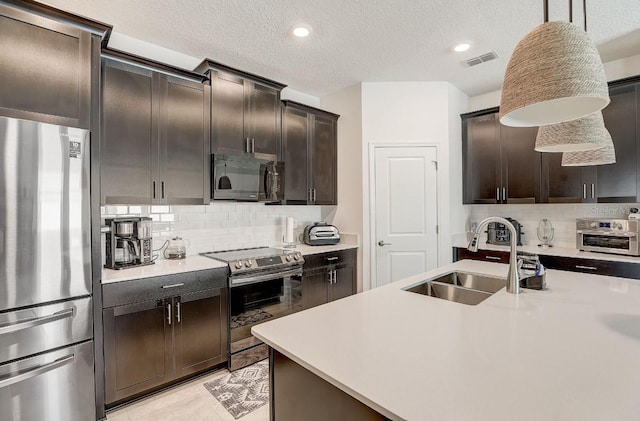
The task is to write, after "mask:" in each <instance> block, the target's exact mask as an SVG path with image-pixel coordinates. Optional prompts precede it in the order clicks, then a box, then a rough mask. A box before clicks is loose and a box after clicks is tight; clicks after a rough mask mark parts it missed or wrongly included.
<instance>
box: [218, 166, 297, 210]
mask: <svg viewBox="0 0 640 421" xmlns="http://www.w3.org/2000/svg"><path fill="white" fill-rule="evenodd" d="M284 171H285V168H284V162H280V161H268V160H264V159H257V158H253V157H245V156H238V155H221V154H212V155H211V198H212V199H214V200H236V201H243V202H268V203H279V202H282V200H284Z"/></svg>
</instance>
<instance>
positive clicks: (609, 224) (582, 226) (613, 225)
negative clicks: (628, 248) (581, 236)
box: [576, 219, 638, 232]
mask: <svg viewBox="0 0 640 421" xmlns="http://www.w3.org/2000/svg"><path fill="white" fill-rule="evenodd" d="M576 229H577V230H589V231H616V232H621V231H622V232H638V221H630V220H626V219H577V220H576Z"/></svg>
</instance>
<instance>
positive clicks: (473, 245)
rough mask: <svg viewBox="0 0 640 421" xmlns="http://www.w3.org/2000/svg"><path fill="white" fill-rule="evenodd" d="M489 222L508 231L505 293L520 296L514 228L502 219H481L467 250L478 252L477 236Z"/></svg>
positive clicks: (516, 234)
mask: <svg viewBox="0 0 640 421" xmlns="http://www.w3.org/2000/svg"><path fill="white" fill-rule="evenodd" d="M490 222H499V223H501V224H504V226H506V227H507V229H508V230H509V234H510V236H509V238H510V244H511V255H510V256H509V273H507V292H510V293H511V294H520V277H519V276H518V252H517V249H516V245H517V243H518V233H517V232H516V229H515V227H514V226H513V225H512V224H511V222H509V221H508V220H506V219H504V218H500V217H499V216H490V217H488V218H485V219H483V220H482V221H480V223H479V224H478V226H477V228H476V231H475V232H474V233H473V237H472V238H471V241H469V245H468V246H467V249H468V250H469V251H472V252H474V253H475V252H477V251H478V243H479V242H480V240H479V239H478V236H479V235H480V233H481V232H482V229H483V228H484V227H485V226H486V225H487V224H488V223H490Z"/></svg>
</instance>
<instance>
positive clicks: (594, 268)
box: [576, 265, 598, 270]
mask: <svg viewBox="0 0 640 421" xmlns="http://www.w3.org/2000/svg"><path fill="white" fill-rule="evenodd" d="M576 269H587V270H598V268H597V267H594V266H582V265H576Z"/></svg>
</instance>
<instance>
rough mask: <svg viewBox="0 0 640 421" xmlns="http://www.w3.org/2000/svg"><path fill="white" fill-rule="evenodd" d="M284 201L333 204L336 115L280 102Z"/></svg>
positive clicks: (335, 202)
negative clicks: (281, 105) (281, 104)
mask: <svg viewBox="0 0 640 421" xmlns="http://www.w3.org/2000/svg"><path fill="white" fill-rule="evenodd" d="M283 104H284V106H283V107H282V145H283V148H282V149H283V154H282V155H283V160H284V162H285V193H284V197H285V200H286V203H287V204H294V205H295V204H302V205H304V204H309V205H337V202H338V194H337V167H338V161H337V151H338V144H337V127H338V118H339V117H340V116H339V115H337V114H333V113H330V112H327V111H324V110H320V109H317V108H314V107H309V106H307V105H303V104H300V103H297V102H293V101H283Z"/></svg>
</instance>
